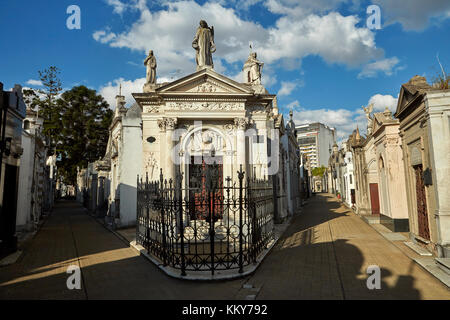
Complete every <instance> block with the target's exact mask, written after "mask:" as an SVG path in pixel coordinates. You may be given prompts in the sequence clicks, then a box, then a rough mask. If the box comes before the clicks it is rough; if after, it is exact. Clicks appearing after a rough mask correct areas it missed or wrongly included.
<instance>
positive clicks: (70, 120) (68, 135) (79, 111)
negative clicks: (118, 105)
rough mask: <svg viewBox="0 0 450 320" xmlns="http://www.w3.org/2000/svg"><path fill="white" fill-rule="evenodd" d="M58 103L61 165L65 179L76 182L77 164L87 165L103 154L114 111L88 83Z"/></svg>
mask: <svg viewBox="0 0 450 320" xmlns="http://www.w3.org/2000/svg"><path fill="white" fill-rule="evenodd" d="M57 105H58V109H59V110H60V112H61V124H62V128H61V132H60V138H59V142H58V146H57V152H58V153H59V154H60V155H61V161H60V163H59V168H60V171H61V173H62V175H63V177H64V180H65V182H66V183H68V184H75V182H76V174H77V166H79V167H80V168H83V167H86V166H87V164H88V162H92V161H95V160H97V159H99V158H101V157H102V156H103V155H104V153H105V150H106V145H107V143H108V136H109V132H108V129H109V126H110V124H111V121H112V118H113V112H112V111H111V109H109V105H108V103H107V102H106V101H105V100H104V99H103V97H102V96H101V95H97V92H96V91H95V90H92V89H89V88H87V87H85V86H78V87H73V88H72V89H71V90H69V91H66V92H64V93H63V94H62V96H61V99H58V101H57Z"/></svg>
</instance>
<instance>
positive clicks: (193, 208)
mask: <svg viewBox="0 0 450 320" xmlns="http://www.w3.org/2000/svg"><path fill="white" fill-rule="evenodd" d="M220 168H221V167H219V166H217V165H208V166H205V165H203V166H201V169H200V170H199V171H198V172H195V174H193V175H191V174H190V178H189V180H191V181H189V183H188V184H183V175H182V174H181V173H180V172H179V171H178V172H177V173H176V177H175V181H173V180H172V179H170V180H169V181H167V180H165V179H164V176H163V174H162V171H161V174H160V180H159V181H148V176H147V177H146V179H145V181H143V180H142V178H141V179H139V178H138V184H137V227H136V242H137V243H138V244H140V245H142V246H143V247H144V248H146V249H147V251H148V253H149V254H151V255H153V256H154V257H157V258H158V259H159V260H161V262H162V263H163V264H164V265H165V266H171V267H173V268H176V269H179V270H180V271H181V275H183V276H184V275H186V271H188V272H196V271H210V272H211V274H213V275H214V272H215V271H217V270H230V269H236V270H237V271H238V272H239V273H242V272H243V270H244V267H245V266H247V265H249V264H251V263H256V261H257V258H258V256H259V255H260V253H262V251H263V250H264V249H265V248H267V247H268V245H269V244H270V242H271V241H272V240H273V239H274V233H273V209H274V207H273V189H272V182H271V180H270V179H263V180H257V179H252V178H250V177H248V176H247V177H245V173H244V172H243V171H242V167H241V169H240V171H239V172H238V174H237V179H236V180H235V181H233V180H232V179H231V178H230V177H227V178H226V179H223V177H222V174H221V170H219V169H220Z"/></svg>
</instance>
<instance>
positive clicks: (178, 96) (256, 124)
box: [78, 20, 300, 279]
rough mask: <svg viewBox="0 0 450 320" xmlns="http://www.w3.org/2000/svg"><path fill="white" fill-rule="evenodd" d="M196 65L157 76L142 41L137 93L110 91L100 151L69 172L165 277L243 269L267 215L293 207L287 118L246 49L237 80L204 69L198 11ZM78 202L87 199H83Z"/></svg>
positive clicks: (262, 249)
mask: <svg viewBox="0 0 450 320" xmlns="http://www.w3.org/2000/svg"><path fill="white" fill-rule="evenodd" d="M192 47H193V49H194V50H195V51H196V64H197V67H196V71H195V72H194V73H192V74H190V75H187V76H185V77H182V78H180V79H178V80H175V81H173V82H170V83H158V82H157V72H156V70H157V61H156V60H157V57H156V56H155V55H154V53H153V50H150V51H149V54H148V56H147V57H146V59H145V60H144V65H145V66H146V68H147V72H146V83H145V84H144V87H143V92H142V93H133V94H132V95H133V97H134V99H135V101H136V102H135V103H134V104H133V105H132V106H131V107H130V108H128V109H127V108H125V97H124V96H122V95H121V93H119V95H118V96H117V97H116V110H115V114H114V119H113V121H112V124H111V126H110V134H109V141H108V147H107V150H106V153H105V156H104V157H103V159H99V160H98V161H96V162H94V163H91V164H89V167H88V169H87V170H86V169H82V170H81V171H80V173H79V186H78V187H79V190H80V193H81V190H82V189H83V194H85V195H86V197H85V196H80V199H79V201H84V202H85V203H87V204H88V209H89V210H90V211H92V212H97V214H98V215H101V213H99V212H101V211H102V210H101V208H107V212H106V217H105V220H106V222H107V223H110V224H112V227H113V228H126V227H131V226H133V225H136V241H135V242H132V245H133V246H135V248H137V249H138V250H140V251H141V252H142V253H143V254H144V255H146V256H148V257H149V259H150V260H152V261H154V262H155V263H156V264H158V265H162V266H163V267H162V269H163V270H164V271H165V272H166V273H168V274H169V275H172V276H176V277H182V278H185V279H198V278H199V277H200V278H201V279H205V277H206V278H207V279H211V278H213V279H218V278H221V279H223V278H232V277H236V276H243V275H245V274H248V273H249V272H252V271H253V270H254V269H255V268H256V267H257V265H258V264H259V262H260V261H261V260H262V258H263V257H264V256H265V254H267V252H268V251H269V250H270V248H271V247H272V246H273V245H274V243H275V241H274V240H276V235H275V233H274V223H281V222H283V221H285V220H286V219H287V218H289V217H290V216H292V215H293V214H294V212H296V210H297V209H298V206H299V203H300V200H299V190H298V189H299V181H300V180H299V179H300V177H299V165H300V161H299V157H298V156H299V154H298V145H297V142H296V141H297V139H296V132H295V124H294V122H293V120H292V112H291V119H290V121H289V123H288V124H287V125H286V126H285V123H284V119H283V115H282V114H280V113H279V111H278V106H277V100H276V96H275V95H272V94H269V93H268V92H267V90H266V89H265V88H264V87H263V85H262V84H261V76H262V68H263V65H264V64H263V63H262V62H260V61H258V60H257V55H256V53H255V52H251V53H250V55H249V57H248V59H247V61H246V62H245V63H244V65H243V69H242V71H243V82H236V81H234V80H232V79H230V78H228V77H225V76H223V75H221V74H218V73H217V72H215V71H214V63H213V56H212V54H213V53H214V52H215V51H216V46H215V43H214V28H213V27H208V25H207V23H206V22H205V21H203V20H202V21H200V26H199V27H198V29H197V32H196V34H195V37H194V40H193V42H192ZM85 198H86V199H88V202H86V199H85Z"/></svg>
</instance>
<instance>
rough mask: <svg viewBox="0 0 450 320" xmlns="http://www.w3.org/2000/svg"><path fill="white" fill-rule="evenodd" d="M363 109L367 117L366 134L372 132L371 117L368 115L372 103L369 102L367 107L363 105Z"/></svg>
mask: <svg viewBox="0 0 450 320" xmlns="http://www.w3.org/2000/svg"><path fill="white" fill-rule="evenodd" d="M363 110H364V113H365V114H366V118H367V134H372V123H373V119H372V117H371V116H370V114H371V113H372V111H373V103H371V104H369V105H368V106H367V108H366V107H364V106H363Z"/></svg>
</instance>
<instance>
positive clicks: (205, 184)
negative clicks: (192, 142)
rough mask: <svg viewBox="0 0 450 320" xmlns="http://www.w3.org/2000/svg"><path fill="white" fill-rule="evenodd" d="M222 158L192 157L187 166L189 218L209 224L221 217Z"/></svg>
mask: <svg viewBox="0 0 450 320" xmlns="http://www.w3.org/2000/svg"><path fill="white" fill-rule="evenodd" d="M222 199H223V162H222V157H214V159H212V158H211V157H205V156H195V157H194V156H192V157H191V163H190V164H189V200H190V201H189V216H190V219H191V220H206V221H207V222H210V216H211V215H212V216H213V221H214V222H216V221H217V220H218V219H222V217H223V202H222Z"/></svg>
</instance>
